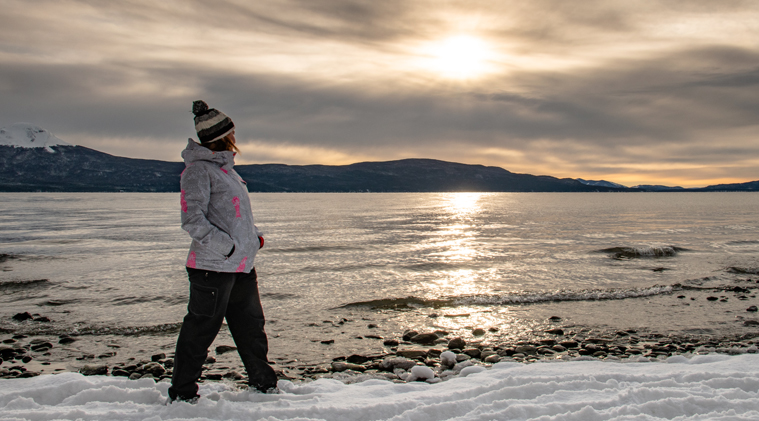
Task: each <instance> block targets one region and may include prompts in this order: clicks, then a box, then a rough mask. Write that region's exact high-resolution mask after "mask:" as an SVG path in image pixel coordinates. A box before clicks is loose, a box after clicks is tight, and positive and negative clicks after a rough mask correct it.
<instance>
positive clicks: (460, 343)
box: [448, 338, 466, 349]
mask: <svg viewBox="0 0 759 421" xmlns="http://www.w3.org/2000/svg"><path fill="white" fill-rule="evenodd" d="M465 346H466V341H465V340H464V339H462V338H453V339H451V340H450V341H448V349H464V347H465Z"/></svg>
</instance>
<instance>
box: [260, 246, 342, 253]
mask: <svg viewBox="0 0 759 421" xmlns="http://www.w3.org/2000/svg"><path fill="white" fill-rule="evenodd" d="M343 250H356V247H350V246H307V247H280V248H273V249H269V251H268V252H269V253H313V252H324V251H343Z"/></svg>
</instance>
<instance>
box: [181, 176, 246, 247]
mask: <svg viewBox="0 0 759 421" xmlns="http://www.w3.org/2000/svg"><path fill="white" fill-rule="evenodd" d="M180 186H181V189H182V192H181V194H182V229H184V230H185V231H187V232H188V233H189V234H190V237H192V239H193V240H195V241H197V242H198V243H200V244H201V245H202V246H204V247H208V248H210V249H211V250H214V251H216V252H217V253H219V254H221V255H227V253H229V251H230V250H232V247H233V246H234V245H235V243H234V241H233V240H232V238H231V237H230V236H229V234H227V233H226V232H224V231H222V230H220V229H219V228H218V227H216V226H215V225H213V224H212V223H211V222H210V221H209V220H208V218H207V215H208V203H209V201H210V199H211V178H210V175H209V174H208V171H206V170H205V168H203V167H202V166H201V165H197V164H196V165H192V166H190V167H187V169H186V170H185V172H184V174H182V180H181V183H180Z"/></svg>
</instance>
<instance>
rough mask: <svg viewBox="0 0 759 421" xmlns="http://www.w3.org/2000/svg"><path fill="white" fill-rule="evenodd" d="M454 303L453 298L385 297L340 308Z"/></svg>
mask: <svg viewBox="0 0 759 421" xmlns="http://www.w3.org/2000/svg"><path fill="white" fill-rule="evenodd" d="M452 305H454V302H453V299H425V298H417V297H406V298H384V299H379V300H369V301H358V302H355V303H348V304H345V305H342V306H340V307H338V308H353V307H368V308H370V309H373V310H404V309H414V308H420V307H447V306H452Z"/></svg>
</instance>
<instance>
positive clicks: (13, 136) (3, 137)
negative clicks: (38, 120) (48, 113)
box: [0, 123, 71, 153]
mask: <svg viewBox="0 0 759 421" xmlns="http://www.w3.org/2000/svg"><path fill="white" fill-rule="evenodd" d="M0 146H15V147H17V148H45V150H46V151H48V152H50V153H55V151H54V150H53V149H52V148H51V146H71V144H69V143H66V142H64V141H62V140H61V139H59V138H57V137H56V136H55V135H54V134H52V133H50V132H49V131H47V130H45V129H43V128H42V127H40V126H35V125H34V124H29V123H15V124H11V125H10V126H8V127H2V128H0Z"/></svg>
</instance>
